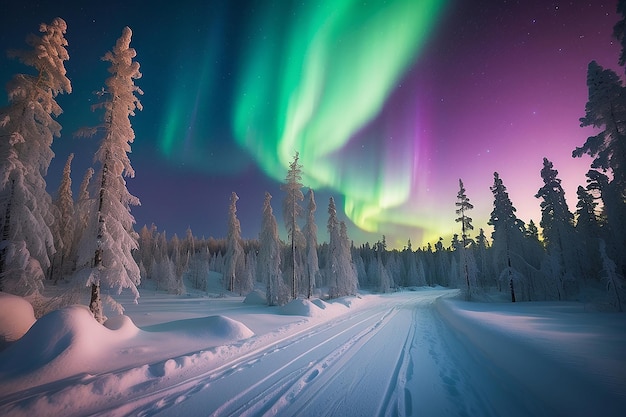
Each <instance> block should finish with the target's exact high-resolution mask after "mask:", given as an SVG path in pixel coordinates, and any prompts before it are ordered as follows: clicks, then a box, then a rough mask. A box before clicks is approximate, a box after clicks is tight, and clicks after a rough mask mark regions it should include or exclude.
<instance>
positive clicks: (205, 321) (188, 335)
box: [143, 316, 254, 346]
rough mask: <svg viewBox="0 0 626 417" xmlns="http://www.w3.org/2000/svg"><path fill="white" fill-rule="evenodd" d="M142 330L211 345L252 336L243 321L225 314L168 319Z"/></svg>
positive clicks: (251, 332) (252, 333)
mask: <svg viewBox="0 0 626 417" xmlns="http://www.w3.org/2000/svg"><path fill="white" fill-rule="evenodd" d="M143 330H144V331H145V332H148V333H154V332H156V333H164V334H165V333H167V334H168V335H169V336H171V337H176V338H179V340H185V339H187V340H189V339H201V340H206V341H210V342H211V343H210V345H211V346H218V345H221V344H226V343H229V342H233V341H237V340H242V339H247V338H249V337H252V336H254V332H253V331H252V330H250V329H249V328H248V327H246V326H245V325H244V324H243V323H240V322H238V321H236V320H233V319H231V318H228V317H225V316H209V317H200V318H196V319H186V320H176V321H170V322H167V323H161V324H155V325H153V326H147V327H144V328H143Z"/></svg>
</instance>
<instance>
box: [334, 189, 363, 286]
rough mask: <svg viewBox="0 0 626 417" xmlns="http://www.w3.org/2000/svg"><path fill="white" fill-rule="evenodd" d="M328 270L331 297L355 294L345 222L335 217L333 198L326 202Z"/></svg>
mask: <svg viewBox="0 0 626 417" xmlns="http://www.w3.org/2000/svg"><path fill="white" fill-rule="evenodd" d="M328 234H329V242H328V270H327V273H328V274H329V282H330V288H329V296H330V297H331V298H337V297H343V296H345V295H353V294H356V290H357V284H358V282H357V275H356V270H355V268H354V266H353V265H352V255H351V253H350V240H349V239H348V233H347V227H346V224H345V223H344V222H342V221H339V219H338V218H337V208H336V206H335V200H334V199H333V198H332V197H330V200H329V203H328Z"/></svg>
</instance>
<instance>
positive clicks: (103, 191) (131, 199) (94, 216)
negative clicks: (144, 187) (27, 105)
mask: <svg viewBox="0 0 626 417" xmlns="http://www.w3.org/2000/svg"><path fill="white" fill-rule="evenodd" d="M131 37H132V32H131V30H130V28H128V27H125V28H124V30H123V31H122V36H121V37H120V38H119V39H118V40H117V43H116V44H115V47H114V48H113V50H112V51H110V52H107V53H106V54H105V56H104V57H103V58H102V59H103V60H104V61H108V62H110V64H111V66H110V67H109V72H110V73H111V77H109V78H108V79H107V80H106V86H107V88H106V90H103V91H102V92H101V93H100V95H101V96H102V98H103V99H104V101H102V102H101V103H99V104H98V105H97V106H96V108H103V109H104V123H103V124H102V125H100V126H97V127H96V128H92V129H89V130H84V131H83V132H82V134H83V135H93V134H96V133H97V132H99V131H103V132H104V138H103V139H102V141H101V143H100V147H99V149H98V151H97V152H96V156H95V159H96V161H97V162H98V163H99V164H100V172H99V174H98V181H97V183H96V184H97V187H98V189H97V192H96V193H95V196H96V198H95V200H94V201H93V204H92V207H91V210H90V211H89V212H90V213H91V219H90V226H89V231H90V233H87V234H85V235H84V236H83V240H82V241H83V244H81V253H82V256H81V258H82V262H81V263H85V262H88V261H89V259H92V262H91V267H90V268H86V269H85V270H84V271H83V272H82V273H81V276H84V277H85V278H86V283H87V285H88V286H91V301H90V303H89V308H90V309H91V311H92V312H93V314H94V317H95V318H96V320H98V321H100V322H103V321H104V319H105V318H104V315H103V311H102V301H101V296H100V288H101V286H102V285H104V286H106V287H110V288H115V289H117V291H122V289H124V288H128V289H130V290H131V291H132V293H133V295H134V296H135V300H137V299H138V298H139V291H138V290H137V285H139V282H140V272H139V267H138V265H137V262H135V260H134V259H133V256H132V251H133V250H135V249H137V238H138V236H137V233H136V232H135V231H134V230H133V224H134V223H135V219H134V217H133V216H132V215H131V213H130V207H131V206H135V205H138V204H139V199H138V198H137V197H135V196H133V195H131V194H130V193H129V192H128V189H127V188H126V181H125V180H124V177H131V178H132V177H133V176H134V175H135V171H134V170H133V168H132V166H131V164H130V160H129V158H128V153H129V152H130V144H131V143H132V142H133V141H134V139H135V132H134V131H133V128H132V126H131V124H130V116H134V115H135V110H141V109H142V107H141V103H140V102H139V99H138V98H137V96H135V93H137V94H143V92H142V91H141V89H140V88H139V87H137V86H135V82H134V80H135V79H138V78H140V77H141V73H140V72H139V63H137V62H136V61H133V58H135V56H136V55H137V53H136V52H135V49H133V48H131V47H130V41H131ZM109 302H111V303H112V304H113V306H114V307H115V308H116V309H118V310H119V311H123V308H122V307H121V306H120V305H119V304H117V303H115V301H114V300H113V299H110V298H109Z"/></svg>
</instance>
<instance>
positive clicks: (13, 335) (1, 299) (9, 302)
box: [0, 292, 35, 351]
mask: <svg viewBox="0 0 626 417" xmlns="http://www.w3.org/2000/svg"><path fill="white" fill-rule="evenodd" d="M33 323H35V313H34V312H33V306H32V305H31V304H30V303H29V302H28V301H27V300H26V299H24V298H22V297H18V296H17V295H13V294H8V293H5V292H0V351H1V350H2V349H4V348H5V346H7V345H9V344H10V343H11V342H15V341H16V340H18V339H20V338H21V337H22V336H24V335H25V334H26V332H27V331H28V329H30V328H31V326H32V325H33Z"/></svg>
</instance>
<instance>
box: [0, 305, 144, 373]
mask: <svg viewBox="0 0 626 417" xmlns="http://www.w3.org/2000/svg"><path fill="white" fill-rule="evenodd" d="M128 321H129V322H127V323H122V324H119V323H118V325H117V327H118V328H119V329H120V331H119V332H118V331H117V330H112V329H108V328H106V327H104V326H102V325H101V324H100V323H98V322H97V321H96V320H95V319H94V318H93V315H92V314H91V311H89V308H87V307H86V306H80V305H76V306H70V307H65V308H62V309H59V310H55V311H52V312H50V313H48V314H46V315H45V316H43V317H42V318H40V319H39V320H37V321H36V322H35V324H33V326H32V327H31V328H30V330H29V331H28V332H27V333H26V334H25V335H24V336H23V337H22V338H21V339H20V340H18V341H17V342H15V343H14V344H13V345H11V346H10V347H9V348H8V349H6V350H5V351H4V352H2V353H1V354H0V379H2V378H3V377H8V376H12V375H15V374H20V373H22V374H24V373H25V374H28V373H30V372H33V371H37V373H38V374H39V375H40V378H41V379H43V380H46V379H47V378H48V377H50V378H51V379H56V378H58V377H59V376H60V375H74V374H77V373H81V372H85V371H89V370H91V365H92V363H93V362H94V359H95V358H98V357H100V356H101V355H102V354H103V353H105V352H107V350H108V348H109V347H110V346H111V344H112V343H114V342H115V341H118V340H120V339H125V338H128V336H129V335H132V334H133V333H136V332H137V328H136V327H135V330H134V331H133V330H132V329H133V327H134V325H133V324H132V322H131V321H130V319H128ZM113 324H115V321H113Z"/></svg>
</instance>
